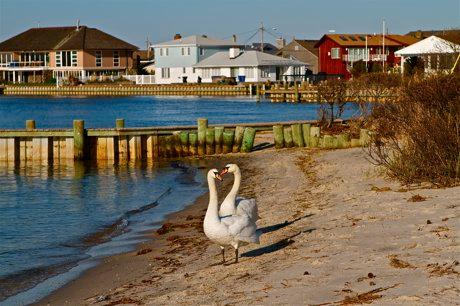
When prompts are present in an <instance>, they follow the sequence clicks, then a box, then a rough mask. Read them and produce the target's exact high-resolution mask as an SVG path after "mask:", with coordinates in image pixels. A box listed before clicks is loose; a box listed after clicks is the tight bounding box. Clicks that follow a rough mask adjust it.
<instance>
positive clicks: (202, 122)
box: [198, 118, 208, 155]
mask: <svg viewBox="0 0 460 306" xmlns="http://www.w3.org/2000/svg"><path fill="white" fill-rule="evenodd" d="M207 128H208V119H206V118H200V119H198V155H204V153H205V151H206V129H207Z"/></svg>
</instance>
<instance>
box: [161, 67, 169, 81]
mask: <svg viewBox="0 0 460 306" xmlns="http://www.w3.org/2000/svg"><path fill="white" fill-rule="evenodd" d="M169 76H170V74H169V68H161V78H162V79H169Z"/></svg>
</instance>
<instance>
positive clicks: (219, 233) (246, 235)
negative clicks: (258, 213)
mask: <svg viewBox="0 0 460 306" xmlns="http://www.w3.org/2000/svg"><path fill="white" fill-rule="evenodd" d="M207 179H208V185H209V205H208V209H207V211H206V215H205V217H204V222H203V229H204V233H205V235H206V236H207V237H208V238H209V239H210V240H211V241H212V242H214V243H217V244H218V245H219V246H220V247H221V249H222V263H225V253H224V252H225V251H224V247H225V246H227V245H230V246H232V247H233V248H235V263H237V262H238V248H239V247H240V246H242V245H245V244H248V243H257V244H259V243H260V242H259V233H258V232H256V230H257V225H256V224H255V222H252V221H251V219H250V218H249V217H248V216H246V215H242V216H237V215H235V216H225V217H219V211H218V206H219V203H218V202H217V189H216V181H215V179H218V180H222V178H221V177H220V175H219V172H218V171H217V169H211V170H209V172H208V175H207Z"/></svg>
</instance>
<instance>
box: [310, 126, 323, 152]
mask: <svg viewBox="0 0 460 306" xmlns="http://www.w3.org/2000/svg"><path fill="white" fill-rule="evenodd" d="M320 134H321V128H320V127H319V126H312V127H310V147H312V148H315V147H318V144H319V137H320Z"/></svg>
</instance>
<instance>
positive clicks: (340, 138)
mask: <svg viewBox="0 0 460 306" xmlns="http://www.w3.org/2000/svg"><path fill="white" fill-rule="evenodd" d="M349 146H350V135H348V134H345V133H342V134H339V135H337V148H339V149H343V148H348V147H349Z"/></svg>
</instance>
